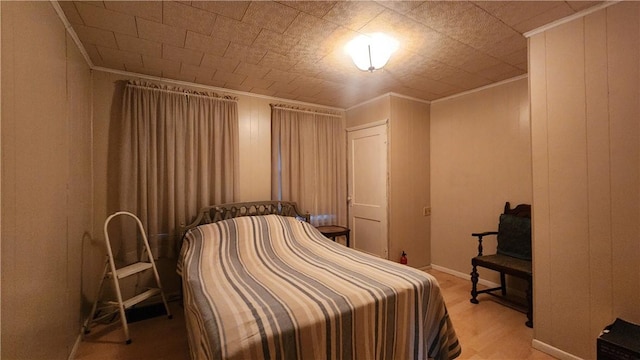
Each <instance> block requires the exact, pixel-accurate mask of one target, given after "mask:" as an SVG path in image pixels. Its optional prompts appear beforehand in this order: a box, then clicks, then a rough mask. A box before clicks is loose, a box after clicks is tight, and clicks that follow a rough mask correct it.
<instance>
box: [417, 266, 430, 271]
mask: <svg viewBox="0 0 640 360" xmlns="http://www.w3.org/2000/svg"><path fill="white" fill-rule="evenodd" d="M418 270H420V271H427V270H431V265H427V266H423V267H419V268H418Z"/></svg>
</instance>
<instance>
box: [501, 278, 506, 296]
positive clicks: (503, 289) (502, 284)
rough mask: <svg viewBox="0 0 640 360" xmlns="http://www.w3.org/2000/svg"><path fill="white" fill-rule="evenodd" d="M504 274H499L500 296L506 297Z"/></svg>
mask: <svg viewBox="0 0 640 360" xmlns="http://www.w3.org/2000/svg"><path fill="white" fill-rule="evenodd" d="M504 278H505V276H504V273H503V272H501V273H500V287H501V289H500V291H501V292H502V296H507V282H506V281H505V279H504Z"/></svg>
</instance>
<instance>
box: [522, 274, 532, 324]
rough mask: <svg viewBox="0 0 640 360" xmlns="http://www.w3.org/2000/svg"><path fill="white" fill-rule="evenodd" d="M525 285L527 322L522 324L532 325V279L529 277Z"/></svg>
mask: <svg viewBox="0 0 640 360" xmlns="http://www.w3.org/2000/svg"><path fill="white" fill-rule="evenodd" d="M528 283H529V284H528V287H527V322H525V323H524V324H525V325H527V327H530V328H532V327H533V284H532V280H531V279H529V281H528Z"/></svg>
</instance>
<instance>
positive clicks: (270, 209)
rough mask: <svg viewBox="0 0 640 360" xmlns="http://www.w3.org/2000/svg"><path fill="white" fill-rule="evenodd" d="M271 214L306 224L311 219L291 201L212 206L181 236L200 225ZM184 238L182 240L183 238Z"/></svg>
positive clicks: (186, 228)
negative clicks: (299, 220) (293, 218)
mask: <svg viewBox="0 0 640 360" xmlns="http://www.w3.org/2000/svg"><path fill="white" fill-rule="evenodd" d="M271 214H275V215H282V216H291V217H297V218H299V219H302V220H304V221H306V222H309V221H310V219H311V215H310V214H308V213H307V214H303V213H302V212H300V211H299V210H298V208H297V207H296V203H295V202H291V201H254V202H240V203H231V204H222V205H211V206H207V207H204V208H202V209H200V211H199V212H198V216H197V217H196V219H195V220H194V221H193V222H192V223H191V224H189V225H187V226H185V227H184V228H182V229H181V232H180V234H181V235H182V236H184V234H186V233H187V231H189V230H190V229H192V228H194V227H196V226H198V225H204V224H211V223H214V222H218V221H221V220H226V219H232V218H236V217H240V216H253V215H271ZM182 236H181V237H180V238H182Z"/></svg>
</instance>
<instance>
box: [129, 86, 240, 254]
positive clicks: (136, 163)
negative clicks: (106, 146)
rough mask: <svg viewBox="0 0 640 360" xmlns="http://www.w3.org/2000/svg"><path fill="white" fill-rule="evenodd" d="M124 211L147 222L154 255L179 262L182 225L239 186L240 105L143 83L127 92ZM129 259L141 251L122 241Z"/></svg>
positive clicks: (230, 197) (230, 196)
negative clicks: (177, 251) (176, 256)
mask: <svg viewBox="0 0 640 360" xmlns="http://www.w3.org/2000/svg"><path fill="white" fill-rule="evenodd" d="M122 106H123V108H122V114H123V116H122V123H121V131H122V134H121V149H120V150H121V151H120V165H121V168H120V170H121V171H120V207H121V209H122V210H127V211H130V212H132V213H134V214H136V215H137V216H138V217H139V218H140V220H141V221H142V223H143V225H144V227H145V229H146V231H147V233H148V238H149V243H150V245H151V248H152V252H153V253H154V256H155V257H174V256H175V255H176V250H177V249H176V248H175V246H176V242H175V241H176V238H177V236H178V235H179V234H178V231H179V228H180V227H181V226H184V225H185V224H188V223H190V222H191V221H192V220H193V219H194V217H195V215H196V214H197V212H198V210H199V209H200V208H201V207H203V206H207V205H212V204H219V203H225V202H232V201H234V200H235V194H234V192H235V191H236V188H237V186H236V185H235V184H236V178H237V176H235V174H236V173H237V162H238V160H237V149H238V106H237V101H236V100H235V99H233V98H229V97H220V96H217V95H216V94H211V93H201V92H193V91H187V90H183V89H178V88H174V87H170V86H161V85H154V84H149V83H144V82H129V83H128V84H127V85H126V87H125V89H124V97H123V105H122ZM123 246H124V247H125V252H126V254H125V255H124V258H125V260H126V259H127V258H131V257H132V256H133V255H134V254H135V252H136V251H137V250H136V247H135V245H133V244H123Z"/></svg>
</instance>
